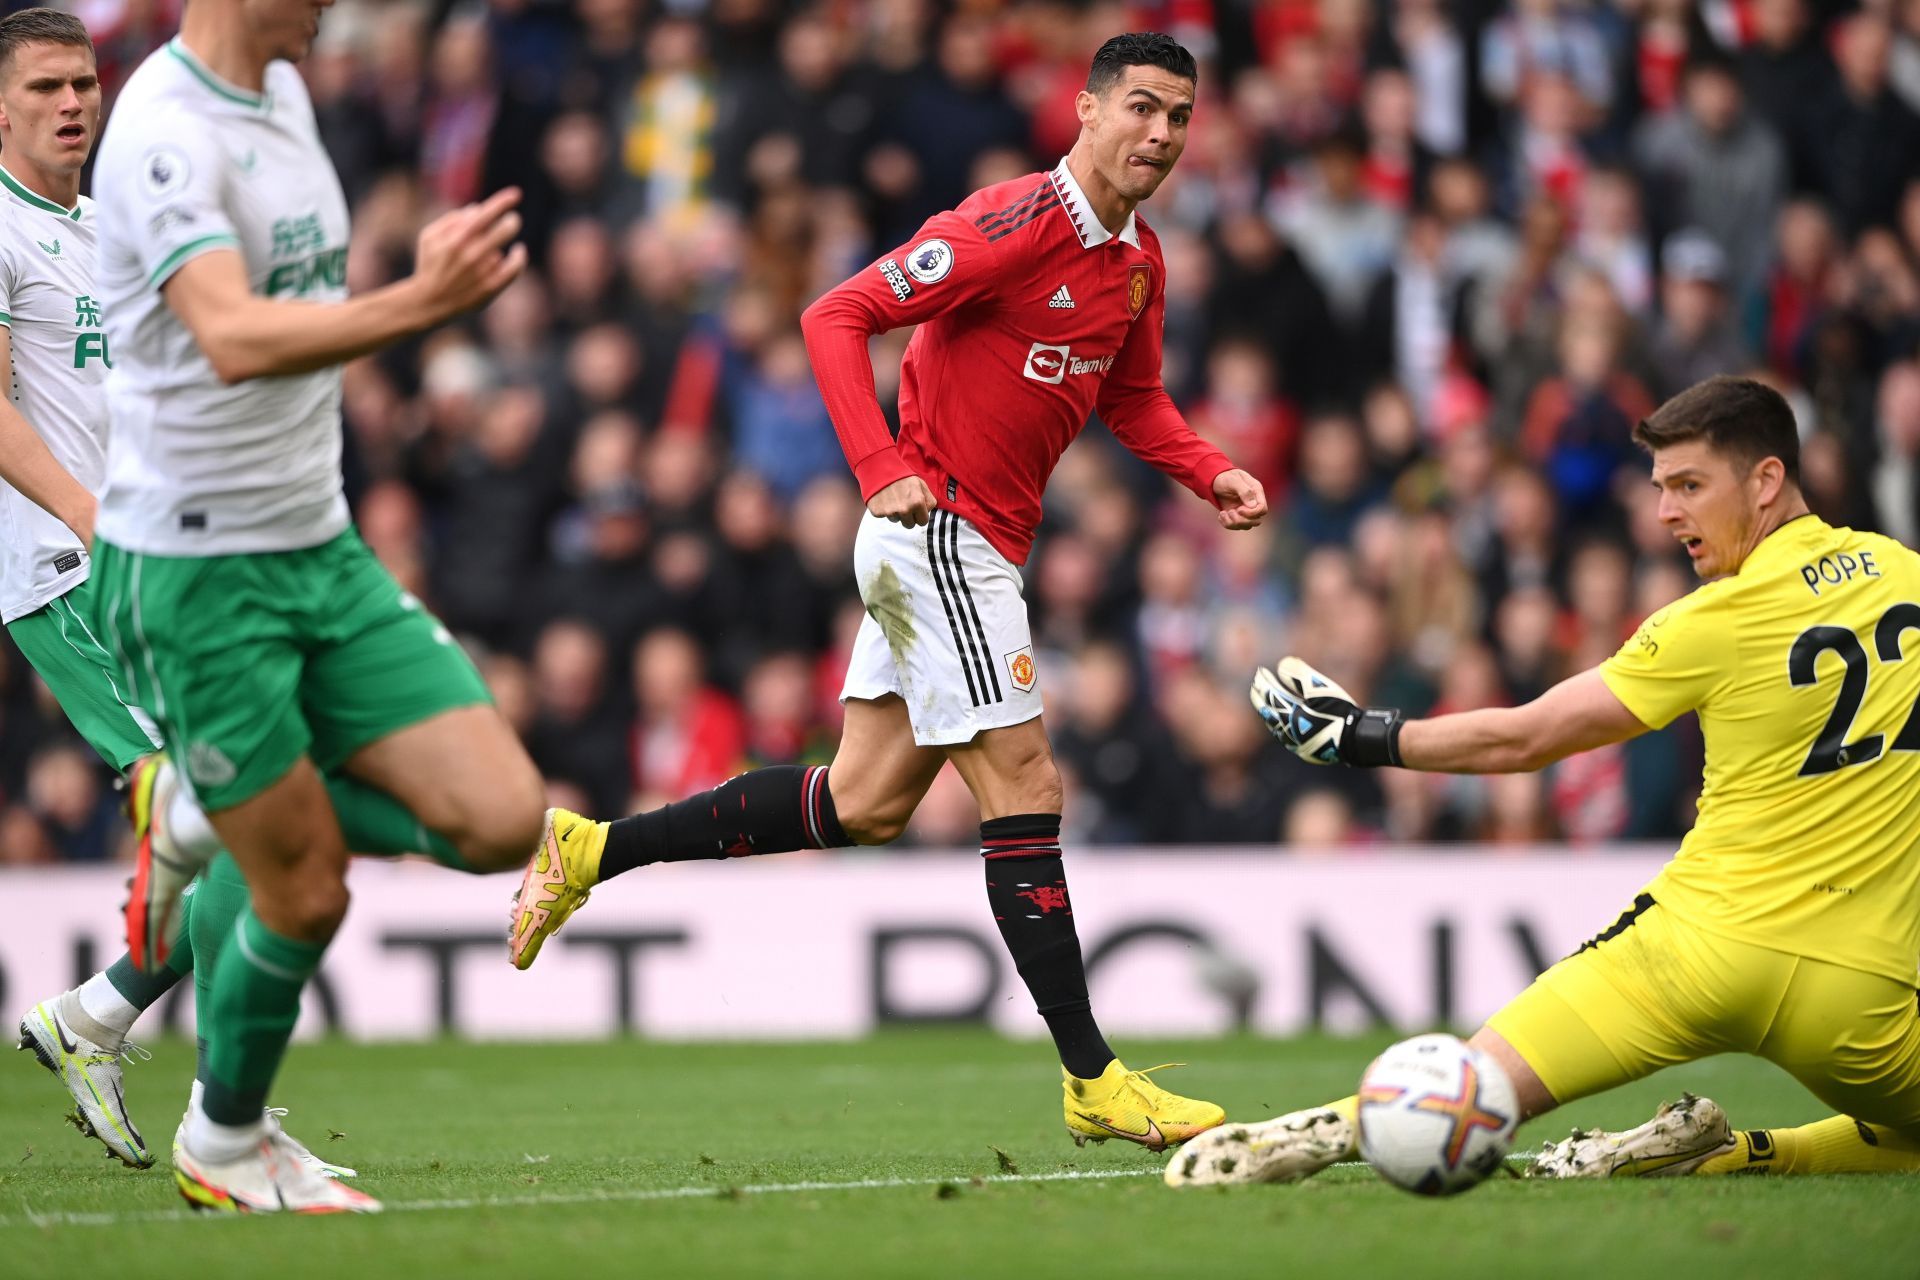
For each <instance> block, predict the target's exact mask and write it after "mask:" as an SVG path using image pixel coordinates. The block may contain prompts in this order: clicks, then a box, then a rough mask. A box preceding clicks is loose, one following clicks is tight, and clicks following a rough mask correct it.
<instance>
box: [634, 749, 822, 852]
mask: <svg viewBox="0 0 1920 1280" xmlns="http://www.w3.org/2000/svg"><path fill="white" fill-rule="evenodd" d="M852 843H853V841H852V840H850V839H848V838H847V833H846V832H845V831H843V830H841V828H840V817H839V815H838V814H837V813H835V812H834V808H833V792H832V791H831V790H830V789H829V787H828V785H827V770H826V768H825V767H824V766H814V767H812V768H808V767H806V766H804V765H797V764H783V765H775V766H773V767H771V768H767V769H755V770H754V771H753V772H751V773H743V774H741V775H739V776H738V777H735V778H729V779H727V780H726V781H725V782H723V783H721V784H720V785H719V786H717V787H715V788H713V790H711V791H702V792H701V793H700V794H699V795H697V796H689V797H688V798H687V799H685V800H681V801H679V802H678V803H675V804H670V805H666V806H664V807H663V808H659V809H654V810H651V811H649V812H647V813H642V814H636V815H635V816H634V817H631V818H621V819H619V820H618V821H616V822H610V823H608V824H607V845H606V848H605V849H604V850H603V851H602V852H601V854H600V879H601V880H602V881H605V880H607V879H609V878H611V877H613V876H617V875H619V874H620V873H621V872H623V871H631V870H633V869H634V868H635V867H643V866H646V865H647V864H648V863H650V862H690V861H693V860H695V859H700V858H744V857H747V856H748V855H750V854H756V853H787V852H789V851H791V850H794V849H838V848H842V847H844V846H846V845H850V844H852Z"/></svg>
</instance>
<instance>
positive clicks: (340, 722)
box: [93, 529, 490, 812]
mask: <svg viewBox="0 0 1920 1280" xmlns="http://www.w3.org/2000/svg"><path fill="white" fill-rule="evenodd" d="M93 578H94V582H95V584H96V585H95V590H96V592H97V593H98V594H97V597H96V598H97V600H98V601H99V624H98V625H97V626H96V628H95V630H96V631H98V632H99V633H100V637H101V639H102V640H104V641H105V642H106V644H107V647H108V648H110V649H111V650H113V652H114V653H115V654H116V655H117V656H118V657H119V660H120V667H121V672H122V674H123V676H124V683H123V685H122V687H123V688H125V687H127V686H128V685H130V686H131V688H130V689H129V692H130V693H131V694H132V695H133V697H134V698H135V700H136V701H137V702H138V703H139V704H140V705H142V706H145V707H147V708H149V709H151V711H152V712H153V718H154V720H155V721H157V722H158V723H159V725H160V729H161V732H162V734H163V735H164V736H165V738H166V742H167V746H168V748H169V749H170V750H171V751H172V752H173V758H174V761H175V763H176V764H180V765H182V766H183V767H184V768H185V769H186V772H187V776H188V777H189V778H190V779H192V781H193V789H194V793H195V794H196V795H197V796H198V797H199V798H200V802H201V804H202V805H204V806H205V807H206V808H207V809H208V810H209V811H212V812H218V811H219V810H221V809H228V808H232V807H233V806H234V805H237V804H239V803H241V802H242V801H244V800H248V799H251V798H252V797H254V796H256V795H258V794H260V793H261V792H262V791H264V790H266V789H267V788H268V787H269V786H271V785H272V784H273V783H274V782H276V781H278V780H279V779H280V777H281V776H282V775H284V774H285V773H286V772H287V770H288V769H290V768H292V767H293V764H294V762H295V761H297V760H298V759H299V758H300V757H301V756H302V755H307V756H311V757H312V758H313V762H314V764H315V765H316V766H318V767H319V769H320V770H321V771H322V772H327V771H331V770H334V769H337V768H338V767H339V766H340V765H341V764H342V763H343V762H344V761H345V760H346V759H347V757H348V756H350V755H352V754H353V753H354V752H355V751H358V750H359V749H360V748H361V747H364V746H366V745H367V744H368V743H371V742H377V741H379V740H380V739H381V738H384V737H386V736H388V735H389V734H392V733H394V732H396V731H398V730H400V729H404V728H406V727H407V726H409V725H413V724H418V723H420V722H421V721H423V720H427V719H430V718H432V717H433V716H436V715H439V714H440V713H441V712H443V711H451V710H453V709H454V708H456V707H467V706H474V705H478V704H484V703H487V702H489V701H490V699H489V697H488V694H487V687H486V685H485V683H483V682H482V680H481V679H480V673H479V672H478V671H476V670H475V669H474V666H473V663H472V662H471V661H469V660H468V658H467V656H466V654H465V653H463V652H461V649H460V646H459V645H457V644H455V643H454V640H453V637H452V635H450V634H449V633H448V631H447V629H446V628H445V627H444V626H442V625H441V624H440V622H439V620H438V619H436V618H435V617H434V616H433V615H432V614H430V613H428V612H427V611H426V609H425V608H424V607H423V606H422V605H421V603H420V601H419V600H417V599H415V598H414V597H413V596H412V595H411V594H410V593H408V592H406V591H403V590H402V589H401V587H400V584H399V583H397V582H395V581H394V580H393V577H392V576H391V575H390V574H388V573H387V571H386V569H385V568H383V567H382V566H381V564H380V562H379V561H377V560H375V559H374V558H373V553H372V552H370V551H368V550H367V547H366V544H365V543H363V542H362V541H360V535H359V534H358V533H356V532H354V531H353V530H352V529H348V530H347V531H346V532H344V533H342V534H340V535H339V536H337V537H335V538H334V539H332V540H331V541H329V542H325V543H322V544H321V545H319V546H317V547H307V548H303V549H301V550H299V551H275V552H266V553H260V554H253V555H231V556H204V557H202V556H154V555H145V554H142V553H140V552H137V551H126V550H122V549H121V548H119V547H116V546H113V545H111V544H110V543H106V542H101V543H99V544H98V545H96V546H95V548H94V568H93Z"/></svg>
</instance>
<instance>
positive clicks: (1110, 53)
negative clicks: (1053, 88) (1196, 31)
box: [1087, 31, 1200, 94]
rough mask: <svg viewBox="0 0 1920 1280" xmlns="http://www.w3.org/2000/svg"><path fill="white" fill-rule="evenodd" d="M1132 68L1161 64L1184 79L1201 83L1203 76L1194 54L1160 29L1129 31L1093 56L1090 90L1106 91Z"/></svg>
mask: <svg viewBox="0 0 1920 1280" xmlns="http://www.w3.org/2000/svg"><path fill="white" fill-rule="evenodd" d="M1128 67H1159V68H1160V69H1161V70H1163V71H1171V72H1173V74H1175V75H1177V76H1179V77H1180V78H1181V79H1183V80H1192V81H1194V82H1195V83H1198V82H1199V79H1200V68H1199V67H1198V66H1196V65H1195V64H1194V61H1193V55H1192V54H1190V53H1188V52H1187V51H1186V49H1185V48H1184V47H1182V46H1181V45H1180V43H1179V42H1178V41H1176V40H1175V39H1174V38H1173V37H1172V36H1164V35H1161V34H1160V33H1159V32H1158V31H1129V32H1127V33H1126V34H1125V35H1120V36H1115V37H1113V39H1111V40H1109V41H1107V42H1106V43H1105V44H1103V45H1101V46H1100V51H1099V52H1098V53H1096V54H1094V55H1093V66H1091V67H1090V68H1088V69H1087V92H1088V93H1092V94H1101V93H1105V92H1106V91H1107V90H1109V89H1111V88H1113V86H1114V85H1116V84H1119V83H1120V78H1121V77H1122V76H1124V75H1126V74H1127V68H1128Z"/></svg>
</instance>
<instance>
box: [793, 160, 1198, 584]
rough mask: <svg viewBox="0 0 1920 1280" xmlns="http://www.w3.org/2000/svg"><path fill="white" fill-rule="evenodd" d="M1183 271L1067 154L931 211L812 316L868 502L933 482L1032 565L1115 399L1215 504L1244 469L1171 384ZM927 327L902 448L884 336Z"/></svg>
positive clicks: (1136, 435)
mask: <svg viewBox="0 0 1920 1280" xmlns="http://www.w3.org/2000/svg"><path fill="white" fill-rule="evenodd" d="M1166 279H1167V272H1166V264H1165V261H1164V260H1163V259H1162V258H1161V255H1160V241H1159V239H1158V237H1156V236H1155V235H1154V234H1153V232H1152V231H1151V230H1150V229H1149V228H1148V227H1147V225H1146V223H1144V222H1141V221H1139V220H1138V219H1136V218H1134V217H1132V216H1129V217H1128V219H1127V225H1126V226H1124V227H1122V228H1121V229H1120V232H1119V234H1118V235H1115V234H1113V233H1111V232H1109V231H1108V230H1107V229H1106V228H1105V227H1104V226H1102V225H1101V224H1100V220H1099V219H1098V218H1096V217H1095V216H1094V214H1093V209H1092V207H1091V206H1090V205H1089V204H1088V203H1087V199H1086V196H1085V195H1084V194H1083V193H1082V192H1081V190H1080V186H1079V184H1078V183H1077V182H1075V181H1074V178H1073V175H1072V174H1071V173H1069V172H1068V170H1067V164H1066V161H1064V160H1062V161H1061V162H1060V164H1059V165H1058V166H1057V167H1056V168H1055V169H1054V170H1053V171H1052V172H1051V173H1035V174H1029V175H1027V176H1026V177H1024V178H1017V179H1015V180H1013V181H1012V182H1002V183H1000V184H998V185H997V186H991V187H987V188H986V189H985V190H982V191H977V192H975V193H974V194H973V195H971V196H969V197H968V198H967V200H966V201H965V202H964V203H962V204H961V206H960V207H959V208H958V209H954V210H952V211H951V212H948V213H942V214H937V215H935V216H934V217H932V218H930V219H928V220H927V223H926V225H925V226H923V227H921V228H920V233H919V234H918V235H917V236H915V237H914V239H913V242H912V243H911V244H908V245H904V246H902V247H901V248H899V249H897V250H895V251H894V252H892V253H889V254H887V255H886V256H885V257H883V258H881V259H880V260H879V261H878V262H876V263H874V264H873V265H872V266H871V267H869V268H867V269H866V270H864V271H862V272H860V274H858V275H856V276H855V277H853V279H851V280H848V281H847V282H846V283H845V284H842V285H840V286H839V287H838V288H836V289H834V290H832V291H831V292H829V293H827V294H826V295H825V296H823V297H822V298H820V300H819V301H817V302H815V303H814V304H813V305H812V306H811V307H808V308H807V310H806V314H804V315H803V316H801V318H800V324H801V328H802V330H803V331H804V333H805V334H806V339H807V352H808V355H809V356H810V357H811V358H812V360H813V374H814V379H815V380H816V381H817V382H818V383H819V385H820V394H821V396H822V397H823V398H824V399H825V400H826V404H827V412H828V413H829V414H830V415H831V416H832V418H833V426H834V430H835V431H836V432H837V433H838V434H839V437H840V447H841V448H842V449H844V450H845V451H846V455H847V461H848V462H849V463H850V464H851V465H852V467H853V474H854V477H855V478H856V479H857V480H858V481H859V484H860V495H861V497H862V498H871V497H872V496H873V495H874V494H876V493H878V492H879V491H880V490H882V489H884V488H886V487H887V486H888V485H890V484H892V483H893V482H894V481H896V480H900V479H903V478H905V477H906V476H908V475H918V476H920V477H921V478H922V479H923V480H925V481H926V482H927V484H928V485H929V486H930V487H931V488H932V489H933V493H934V497H935V499H936V500H938V502H939V503H940V505H941V506H943V507H945V508H947V509H948V510H950V511H954V512H957V513H958V514H960V515H962V516H965V517H966V518H967V519H968V520H970V521H972V522H973V524H974V525H975V526H976V527H978V528H979V530H980V532H981V533H982V534H983V535H985V537H986V539H987V541H988V542H990V543H992V544H993V546H994V548H995V549H996V550H998V551H999V552H1000V554H1002V555H1004V556H1006V557H1007V559H1009V560H1011V561H1012V562H1013V563H1015V564H1024V563H1025V562H1026V558H1027V552H1028V551H1029V550H1030V549H1031V548H1032V546H1033V531H1034V528H1035V527H1036V526H1037V525H1038V524H1039V523H1040V495H1041V493H1042V492H1043V491H1044V490H1045V489H1046V486H1047V477H1048V476H1050V475H1052V474H1053V466H1054V463H1056V462H1058V461H1059V459H1060V455H1061V453H1062V452H1064V451H1065V450H1066V447H1067V446H1068V445H1069V444H1071V443H1072V442H1073V438H1074V437H1075V436H1077V435H1079V434H1080V430H1081V428H1082V427H1084V426H1086V424H1087V417H1088V414H1089V413H1090V412H1091V411H1093V410H1095V409H1098V410H1099V412H1100V417H1101V419H1102V421H1104V422H1105V423H1106V424H1107V425H1108V426H1109V427H1111V428H1112V429H1113V433H1114V435H1115V436H1117V437H1118V438H1119V439H1120V441H1121V442H1122V443H1124V444H1125V445H1126V446H1127V447H1128V448H1129V449H1131V450H1133V452H1134V453H1136V454H1138V455H1139V456H1140V457H1142V458H1144V459H1145V460H1147V461H1148V462H1151V463H1152V464H1153V465H1154V466H1156V467H1158V468H1160V469H1161V470H1162V471H1164V472H1166V473H1167V474H1168V475H1170V476H1172V477H1173V478H1174V479H1176V480H1178V481H1180V482H1181V483H1182V484H1184V485H1186V486H1187V487H1188V488H1190V489H1192V490H1193V491H1194V492H1195V493H1197V494H1199V495H1200V496H1201V497H1202V498H1205V499H1206V500H1207V501H1209V502H1212V501H1213V500H1214V499H1213V481H1214V477H1216V476H1218V475H1219V474H1220V473H1221V472H1223V471H1227V470H1230V469H1231V468H1232V466H1233V464H1232V463H1231V462H1229V461H1228V460H1227V458H1226V456H1225V455H1224V454H1222V453H1221V452H1220V451H1219V450H1218V449H1215V448H1214V447H1213V446H1212V445H1210V444H1208V443H1206V442H1205V441H1204V440H1202V439H1200V437H1199V436H1197V435H1195V434H1194V431H1193V429H1192V428H1191V427H1190V426H1188V425H1187V422H1186V419H1184V418H1183V417H1181V416H1180V411H1179V410H1178V409H1176V408H1174V407H1173V401H1172V400H1171V399H1169V398H1168V396H1167V393H1166V389H1165V388H1164V387H1163V386H1162V385H1161V383H1160V331H1161V328H1162V327H1163V325H1164V323H1165V312H1166V301H1165V299H1166ZM909 324H914V325H919V326H920V327H919V328H918V329H917V330H916V331H915V332H914V335H913V339H912V341H910V342H909V343H908V344H907V353H906V358H905V359H904V361H903V362H902V364H901V367H900V438H899V441H898V442H897V443H896V442H895V441H894V440H893V439H892V438H891V437H890V435H889V434H888V431H887V423H886V419H885V418H884V417H883V416H882V415H881V412H880V403H879V399H878V398H877V396H876V395H875V392H874V388H873V364H872V360H871V358H870V357H869V355H868V352H867V341H868V339H869V338H871V337H872V336H873V335H874V334H876V333H885V332H886V331H887V330H889V329H897V328H899V327H900V326H902V325H909Z"/></svg>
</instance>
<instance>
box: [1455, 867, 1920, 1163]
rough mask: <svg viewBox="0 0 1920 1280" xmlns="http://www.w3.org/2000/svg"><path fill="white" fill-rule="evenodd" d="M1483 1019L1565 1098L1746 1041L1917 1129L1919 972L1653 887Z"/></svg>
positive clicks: (1877, 1118) (1840, 1101) (1791, 1069)
mask: <svg viewBox="0 0 1920 1280" xmlns="http://www.w3.org/2000/svg"><path fill="white" fill-rule="evenodd" d="M1487 1025H1488V1026H1489V1027H1491V1028H1492V1029H1493V1030H1494V1031H1496V1032H1498V1033H1499V1034H1500V1036H1501V1037H1502V1038H1503V1039H1505V1040H1506V1042H1507V1043H1508V1044H1510V1045H1512V1046H1513V1048H1514V1050H1515V1051H1516V1052H1517V1053H1519V1055H1520V1057H1521V1058H1522V1059H1524V1060H1525V1061H1526V1063H1527V1065H1528V1066H1530V1067H1532V1068H1533V1070H1534V1073H1535V1074H1536V1075H1538V1076H1539V1077H1540V1080H1541V1083H1543V1084H1545V1085H1546V1087H1547V1091H1548V1092H1549V1093H1551V1094H1552V1095H1553V1097H1554V1099H1555V1101H1558V1102H1563V1103H1564V1102H1571V1101H1573V1100H1574V1099H1575V1098H1582V1097H1585V1096H1586V1095H1588V1094H1591V1093H1598V1092H1600V1091H1601V1090H1603V1089H1611V1088H1612V1087H1613V1086H1615V1085H1618V1084H1625V1083H1626V1082H1627V1081H1630V1080H1638V1079H1640V1078H1641V1077H1642V1076H1646V1075H1651V1074H1652V1073H1653V1072H1655V1071H1658V1070H1660V1069H1661V1068H1662V1067H1670V1066H1674V1065H1675V1064H1677V1063H1682V1062H1692V1061H1694V1060H1696V1059H1699V1058H1705V1057H1710V1056H1712V1055H1713V1054H1716V1053H1751V1054H1755V1055H1757V1056H1759V1057H1762V1058H1765V1059H1767V1060H1768V1061H1769V1062H1772V1063H1775V1064H1776V1065H1778V1066H1780V1067H1781V1068H1783V1069H1785V1070H1786V1071H1787V1072H1788V1073H1789V1074H1790V1075H1792V1076H1793V1077H1794V1078H1795V1079H1797V1080H1799V1081H1800V1083H1802V1084H1804V1085H1805V1086H1806V1087H1807V1088H1808V1089H1809V1090H1810V1091H1811V1092H1812V1093H1813V1094H1814V1096H1815V1097H1817V1098H1819V1099H1820V1100H1821V1101H1822V1102H1824V1103H1826V1104H1827V1105H1828V1106H1830V1107H1832V1108H1833V1109H1834V1110H1836V1111H1838V1112H1840V1113H1841V1114H1843V1115H1848V1116H1852V1117H1853V1118H1854V1119H1856V1120H1865V1121H1869V1122H1871V1123H1873V1124H1881V1125H1886V1126H1887V1127H1888V1128H1891V1129H1896V1130H1898V1131H1900V1132H1901V1133H1902V1134H1904V1135H1906V1136H1909V1137H1912V1138H1915V1139H1920V1003H1916V993H1915V989H1914V985H1913V984H1912V983H1902V982H1896V981H1894V980H1893V979H1891V978H1887V977H1883V976H1881V975H1878V974H1872V973H1867V972H1865V971H1864V970H1860V969H1848V968H1845V967H1843V966H1841V965H1836V964H1830V963H1828V962H1826V961H1823V960H1812V959H1809V958H1807V957H1806V956H1797V955H1794V954H1792V953H1790V952H1786V951H1775V950H1772V949H1771V948H1768V947H1762V946H1756V945H1755V944H1753V943H1750V942H1740V941H1736V940H1734V939H1731V938H1726V937H1723V936H1721V935H1719V934H1716V933H1713V932H1711V931H1709V930H1706V929H1703V928H1700V927H1699V926H1698V925H1696V924H1694V923H1693V922H1692V921H1690V920H1683V919H1681V918H1680V917H1678V916H1676V915H1674V913H1673V912H1672V911H1671V910H1669V909H1668V908H1666V907H1663V906H1661V905H1660V904H1659V903H1657V902H1655V901H1654V900H1653V898H1652V897H1650V896H1648V895H1645V894H1642V895H1641V896H1640V897H1639V898H1638V899H1636V901H1635V903H1634V906H1633V909H1632V910H1630V911H1628V912H1627V913H1626V914H1625V915H1623V916H1621V917H1620V919H1619V920H1618V921H1617V922H1616V923H1615V924H1614V925H1613V926H1612V927H1611V928H1609V929H1608V930H1606V931H1605V932H1604V933H1602V934H1601V935H1600V936H1599V937H1597V938H1595V939H1594V940H1593V941H1592V942H1589V943H1588V944H1587V945H1586V946H1584V947H1582V948H1581V949H1580V950H1579V951H1577V952H1575V953H1574V954H1573V955H1571V956H1568V957H1567V958H1566V959H1565V960H1562V961H1561V962H1560V963H1559V964H1556V965H1554V966H1553V968H1551V969H1549V970H1547V971H1546V972H1545V973H1543V974H1541V975H1540V976H1539V977H1538V978H1537V979H1535V980H1534V982H1533V985H1531V986H1529V987H1528V988H1527V989H1526V990H1525V991H1523V992H1521V993H1520V994H1519V995H1518V996H1517V997H1515V998H1514V999H1513V1000H1512V1001H1511V1002H1509V1003H1508V1004H1507V1006H1506V1007H1505V1008H1503V1009H1502V1010H1500V1012H1498V1013H1496V1014H1494V1015H1493V1017H1492V1018H1490V1019H1488V1020H1487Z"/></svg>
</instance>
